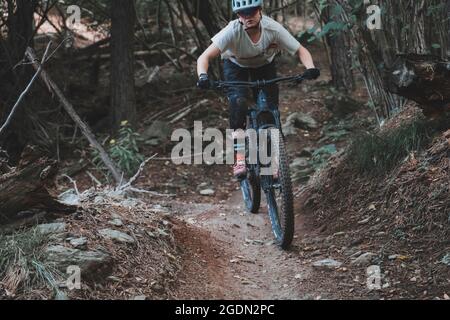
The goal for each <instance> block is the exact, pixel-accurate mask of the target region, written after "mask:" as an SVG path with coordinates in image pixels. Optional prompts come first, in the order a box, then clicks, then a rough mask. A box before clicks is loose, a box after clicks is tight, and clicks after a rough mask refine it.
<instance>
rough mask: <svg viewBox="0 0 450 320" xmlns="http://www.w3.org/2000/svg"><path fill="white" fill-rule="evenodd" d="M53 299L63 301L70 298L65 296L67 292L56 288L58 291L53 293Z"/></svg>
mask: <svg viewBox="0 0 450 320" xmlns="http://www.w3.org/2000/svg"><path fill="white" fill-rule="evenodd" d="M55 300H61V301H64V300H70V299H69V297H68V296H67V294H65V293H64V292H62V291H60V290H58V292H56V295H55Z"/></svg>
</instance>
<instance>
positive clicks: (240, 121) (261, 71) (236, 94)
mask: <svg viewBox="0 0 450 320" xmlns="http://www.w3.org/2000/svg"><path fill="white" fill-rule="evenodd" d="M223 74H224V78H225V81H256V80H270V79H273V78H276V76H277V68H276V64H275V61H273V62H271V63H269V64H267V65H264V66H262V67H259V68H243V67H240V66H238V65H237V64H235V63H233V62H231V61H230V60H228V59H226V60H224V63H223ZM252 91H253V102H256V99H257V94H258V92H257V90H256V89H254V90H252ZM264 91H265V93H266V95H267V101H268V104H269V107H270V108H278V101H279V89H278V85H276V84H274V85H270V86H267V87H266V88H265V89H264ZM226 93H227V97H228V102H229V105H230V128H231V129H234V130H236V129H245V127H246V126H245V125H246V119H247V110H248V105H249V103H250V102H251V100H250V89H248V88H228V89H227V92H226Z"/></svg>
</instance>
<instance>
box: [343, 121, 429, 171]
mask: <svg viewBox="0 0 450 320" xmlns="http://www.w3.org/2000/svg"><path fill="white" fill-rule="evenodd" d="M428 140H429V132H428V127H427V125H426V123H425V122H424V121H423V120H421V119H416V120H414V121H412V122H411V123H408V124H404V125H401V126H400V127H398V128H397V129H395V130H392V131H390V132H388V133H385V134H380V133H364V134H362V135H360V136H358V137H357V138H356V139H354V141H353V142H352V144H351V146H350V148H349V153H348V160H349V163H350V165H351V166H352V167H354V168H355V169H357V170H358V171H359V172H360V173H369V174H378V173H384V172H387V171H389V170H391V169H392V168H393V167H395V166H396V165H397V164H398V163H399V162H400V161H401V160H403V159H405V157H407V156H408V155H409V154H410V153H411V152H412V151H416V150H419V149H420V148H421V147H422V146H424V145H425V143H426V142H427V141H428Z"/></svg>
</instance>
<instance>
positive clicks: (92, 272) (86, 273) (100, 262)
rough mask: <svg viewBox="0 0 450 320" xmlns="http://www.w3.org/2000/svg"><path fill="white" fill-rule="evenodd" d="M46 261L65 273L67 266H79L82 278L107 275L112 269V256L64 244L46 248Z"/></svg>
mask: <svg viewBox="0 0 450 320" xmlns="http://www.w3.org/2000/svg"><path fill="white" fill-rule="evenodd" d="M45 255H46V257H45V261H46V262H47V263H49V264H51V265H53V267H54V268H56V269H58V270H60V271H61V272H62V273H63V274H65V273H66V272H67V267H69V266H78V267H79V268H80V270H81V277H82V279H85V278H87V279H91V278H99V277H101V278H103V277H107V276H108V275H109V273H110V272H111V271H112V265H113V263H112V259H111V256H110V255H108V254H106V253H104V252H100V251H82V250H79V249H74V248H68V247H64V246H62V245H52V246H49V247H47V248H46V249H45Z"/></svg>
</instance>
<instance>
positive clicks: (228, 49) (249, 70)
mask: <svg viewBox="0 0 450 320" xmlns="http://www.w3.org/2000/svg"><path fill="white" fill-rule="evenodd" d="M262 6H263V0H232V7H233V12H234V13H236V14H237V16H238V19H236V20H233V21H231V22H230V23H229V24H228V25H227V26H226V27H225V28H224V29H222V30H221V31H220V32H219V33H218V34H217V35H215V36H214V37H213V38H212V39H211V40H212V44H211V45H210V46H209V47H208V48H207V49H206V50H205V52H203V54H202V55H201V56H200V57H199V58H198V61H197V74H198V77H199V79H198V82H197V86H198V87H199V88H201V89H210V87H211V86H212V82H211V80H210V79H209V77H208V68H209V61H210V60H212V59H214V58H216V57H218V56H219V55H221V56H222V59H223V63H224V68H223V70H224V71H223V73H224V74H223V75H224V79H225V81H248V80H252V81H256V80H269V79H273V78H276V74H277V71H276V65H275V56H276V55H277V54H278V53H279V52H280V51H281V50H285V51H287V52H288V53H290V54H292V55H297V56H298V57H299V59H300V61H301V62H302V63H303V65H304V66H305V67H306V68H307V70H306V71H305V73H304V74H303V77H302V79H306V80H314V79H317V78H318V77H319V76H320V71H319V70H318V69H316V68H315V66H314V62H313V59H312V56H311V54H310V52H309V51H308V50H307V49H306V48H304V47H303V46H302V45H301V44H300V43H299V42H298V41H297V39H295V37H294V36H292V35H291V34H290V33H289V32H288V31H287V30H286V29H285V28H284V27H283V26H282V25H281V24H279V23H278V22H276V21H275V20H273V19H271V18H269V17H267V16H265V15H263V14H262ZM263 90H264V92H265V94H266V96H267V101H268V105H269V107H271V108H278V102H279V90H278V85H277V84H275V83H274V84H272V85H269V86H266V87H265V88H264V89H263ZM248 91H249V89H248V88H245V87H234V86H232V87H229V88H227V91H226V93H227V97H228V102H229V107H230V127H231V129H233V130H234V132H235V134H234V135H233V139H235V143H234V150H235V162H234V166H233V174H234V176H235V177H237V178H239V177H242V176H245V175H246V174H247V167H246V163H245V152H243V150H242V148H243V146H242V145H241V144H238V143H237V141H241V139H243V138H245V137H243V136H240V135H241V134H244V133H243V132H244V130H245V129H246V121H247V113H248V93H249V92H248ZM257 94H258V93H257V90H256V89H254V90H253V98H254V100H255V102H256V99H257ZM239 129H242V130H239Z"/></svg>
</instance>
